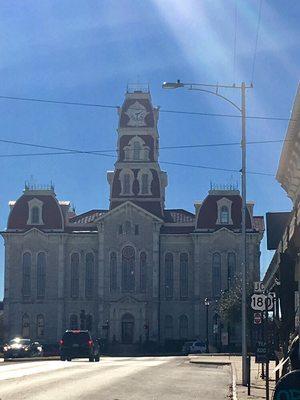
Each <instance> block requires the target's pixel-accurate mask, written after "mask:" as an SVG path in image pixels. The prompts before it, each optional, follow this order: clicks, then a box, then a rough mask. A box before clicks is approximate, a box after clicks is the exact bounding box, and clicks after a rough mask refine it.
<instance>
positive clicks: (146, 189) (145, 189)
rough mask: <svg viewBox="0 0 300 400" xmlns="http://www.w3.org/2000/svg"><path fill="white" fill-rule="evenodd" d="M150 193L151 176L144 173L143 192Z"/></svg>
mask: <svg viewBox="0 0 300 400" xmlns="http://www.w3.org/2000/svg"><path fill="white" fill-rule="evenodd" d="M148 193H149V176H148V174H142V194H148Z"/></svg>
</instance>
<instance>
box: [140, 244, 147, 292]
mask: <svg viewBox="0 0 300 400" xmlns="http://www.w3.org/2000/svg"><path fill="white" fill-rule="evenodd" d="M146 280H147V256H146V253H145V252H144V251H143V252H142V253H141V255H140V291H141V292H142V293H145V292H146Z"/></svg>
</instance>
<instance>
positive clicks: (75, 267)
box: [71, 253, 79, 297]
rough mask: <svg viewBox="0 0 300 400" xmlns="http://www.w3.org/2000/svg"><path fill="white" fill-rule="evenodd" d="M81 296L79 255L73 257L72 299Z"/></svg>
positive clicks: (74, 254) (75, 254)
mask: <svg viewBox="0 0 300 400" xmlns="http://www.w3.org/2000/svg"><path fill="white" fill-rule="evenodd" d="M78 296H79V254H78V253H73V254H72V255H71V297H78Z"/></svg>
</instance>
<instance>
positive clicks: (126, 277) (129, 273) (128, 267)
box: [122, 246, 135, 292]
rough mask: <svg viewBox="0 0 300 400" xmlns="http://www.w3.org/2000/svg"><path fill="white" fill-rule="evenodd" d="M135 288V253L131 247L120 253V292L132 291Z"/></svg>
mask: <svg viewBox="0 0 300 400" xmlns="http://www.w3.org/2000/svg"><path fill="white" fill-rule="evenodd" d="M134 286H135V252H134V248H133V247H131V246H126V247H124V249H123V251H122V290H123V291H125V292H128V291H133V290H134Z"/></svg>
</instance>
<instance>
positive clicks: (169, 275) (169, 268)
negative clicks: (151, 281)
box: [165, 253, 173, 299]
mask: <svg viewBox="0 0 300 400" xmlns="http://www.w3.org/2000/svg"><path fill="white" fill-rule="evenodd" d="M165 294H166V298H169V299H171V298H172V297H173V254H172V253H167V254H166V255H165Z"/></svg>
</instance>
